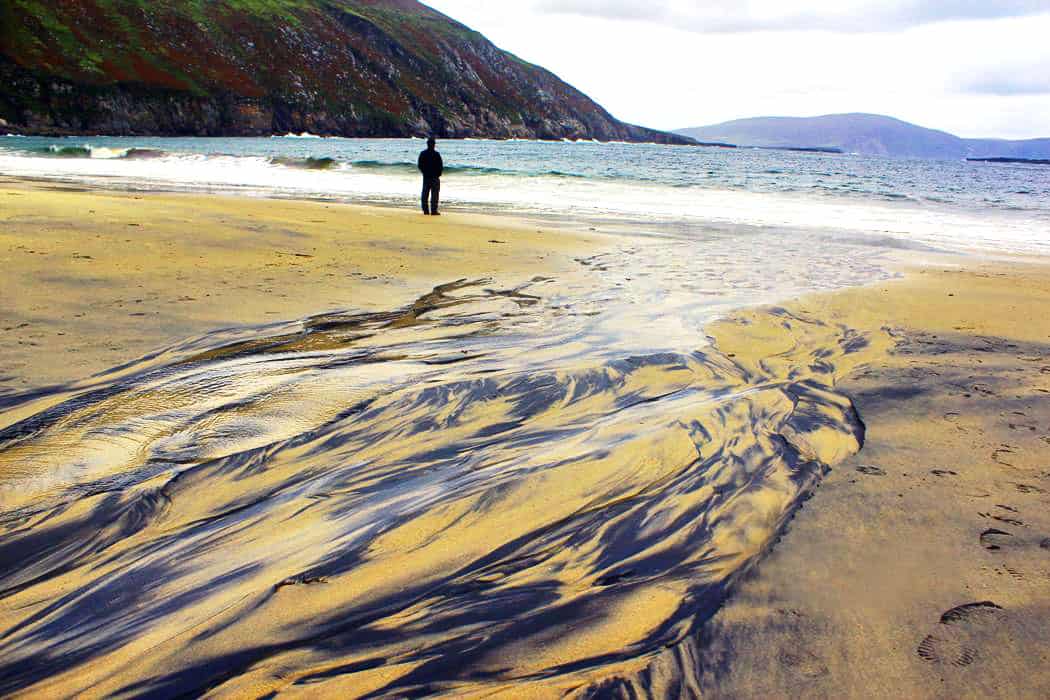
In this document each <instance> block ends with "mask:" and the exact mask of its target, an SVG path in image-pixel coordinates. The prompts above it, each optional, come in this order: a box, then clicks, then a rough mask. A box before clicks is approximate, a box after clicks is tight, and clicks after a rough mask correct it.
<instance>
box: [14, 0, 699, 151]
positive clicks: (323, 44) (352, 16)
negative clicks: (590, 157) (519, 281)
mask: <svg viewBox="0 0 1050 700" xmlns="http://www.w3.org/2000/svg"><path fill="white" fill-rule="evenodd" d="M6 132H15V133H20V134H41V135H72V134H100V133H102V134H112V135H140V136H141V135H171V136H177V135H184V136H261V135H270V134H284V133H288V132H294V133H301V132H309V133H312V134H319V135H338V136H380V137H398V136H401V137H404V136H423V135H431V134H432V135H435V136H438V137H445V138H448V137H483V138H536V139H588V140H589V139H597V140H602V141H614V140H619V141H645V142H657V143H670V144H692V143H693V140H692V139H690V138H688V137H685V136H681V135H676V134H669V133H665V132H661V131H656V130H653V129H646V128H643V127H639V126H634V125H632V124H625V123H623V122H621V121H619V120H617V119H615V118H614V117H612V115H610V114H609V113H608V112H607V111H606V110H605V109H603V108H602V107H601V106H600V105H598V104H596V103H595V102H594V101H593V100H591V99H590V98H588V97H587V96H586V95H584V94H583V93H581V92H580V91H578V90H576V89H575V88H573V87H572V86H570V85H568V84H566V83H565V82H563V81H562V80H560V79H559V78H558V77H557V76H555V75H554V74H552V73H551V72H549V71H547V70H545V69H543V68H541V67H539V66H535V65H532V64H530V63H527V62H525V61H523V60H521V59H519V58H518V57H516V56H514V55H513V54H510V53H508V52H506V51H502V50H500V49H499V48H497V47H496V46H494V45H493V44H492V43H491V42H490V41H488V40H487V39H486V38H485V37H484V36H482V35H481V34H479V33H478V32H476V31H474V30H472V29H470V28H469V27H466V26H464V25H462V24H460V23H459V22H456V21H454V20H452V19H450V18H449V17H446V16H445V15H443V14H441V13H440V12H437V11H436V10H433V9H431V8H429V7H427V6H426V5H423V4H421V3H419V2H416V0H339V1H338V2H332V1H328V0H273V1H268V2H241V1H234V0H216V1H214V2H203V3H202V2H199V0H170V1H168V2H158V3H144V2H122V3H113V2H103V1H102V0H68V1H67V2H61V3H54V2H39V1H36V0H33V1H29V0H26V1H25V2H4V3H2V5H0V135H2V134H3V133H6Z"/></svg>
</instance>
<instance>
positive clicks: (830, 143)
mask: <svg viewBox="0 0 1050 700" xmlns="http://www.w3.org/2000/svg"><path fill="white" fill-rule="evenodd" d="M676 133H679V134H682V135H683V136H690V137H692V138H695V139H702V140H704V141H728V142H730V143H735V144H737V145H738V146H760V147H774V148H795V149H801V148H817V149H839V150H842V151H845V152H847V153H861V154H864V155H880V156H893V157H899V158H950V159H954V158H992V157H1010V158H1048V157H1050V138H1048V139H1031V140H1028V141H1006V140H999V139H963V138H959V137H958V136H955V135H953V134H949V133H947V132H945V131H936V130H934V129H926V128H923V127H921V126H916V125H915V124H909V123H908V122H904V121H901V120H899V119H893V118H892V117H884V116H881V115H878V114H828V115H825V116H822V117H757V118H754V119H737V120H735V121H730V122H725V123H722V124H715V125H712V126H702V127H696V128H692V129H679V130H677V131H676Z"/></svg>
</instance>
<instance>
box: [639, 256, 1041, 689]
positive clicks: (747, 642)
mask: <svg viewBox="0 0 1050 700" xmlns="http://www.w3.org/2000/svg"><path fill="white" fill-rule="evenodd" d="M1048 299H1050V268H1048V267H1047V266H1045V265H1035V264H1013V265H1004V264H992V263H982V262H980V261H974V260H966V259H954V260H947V261H945V264H944V265H937V264H935V263H934V264H930V265H927V266H924V267H921V268H915V267H912V268H908V269H907V270H906V277H905V278H904V279H903V280H900V281H895V282H892V283H888V284H881V285H878V286H876V287H873V288H861V289H852V290H847V291H843V292H838V293H835V294H828V295H817V296H813V297H809V298H805V299H802V300H799V301H796V302H793V303H792V304H790V305H789V308H790V309H791V310H792V311H793V312H794V313H797V314H800V315H809V316H813V317H817V318H820V319H823V320H824V321H825V322H827V323H832V324H842V325H844V326H848V327H850V328H853V329H855V330H856V331H857V332H858V333H859V334H861V335H863V337H865V338H868V339H870V340H871V341H873V345H877V346H878V347H873V348H869V349H867V350H866V351H865V352H863V353H861V357H862V360H863V361H862V362H861V363H860V364H856V365H855V366H854V367H853V368H852V369H850V370H849V371H847V372H846V373H845V374H844V375H843V376H842V377H841V378H840V379H839V381H838V382H837V387H838V388H839V389H840V390H842V391H843V392H844V393H846V394H847V395H849V396H850V397H851V398H852V399H853V401H854V402H855V404H856V406H857V409H858V411H859V412H860V414H861V416H862V418H863V420H864V421H865V423H866V427H867V434H866V443H865V446H864V449H863V450H862V451H861V452H860V453H859V454H858V455H856V456H854V457H851V458H849V459H847V460H846V461H844V462H843V463H842V464H840V466H838V467H836V468H835V469H833V470H832V472H831V473H830V475H829V476H827V477H826V478H825V479H824V481H823V482H822V485H821V487H820V489H819V490H818V491H817V494H816V496H815V497H814V499H813V500H812V501H811V502H810V503H809V504H808V506H807V507H806V508H805V509H804V510H802V511H801V512H800V514H799V515H798V516H797V518H796V519H795V520H794V521H793V522H792V523H791V525H790V527H789V530H788V532H787V534H786V535H785V536H784V537H783V539H782V541H781V542H780V543H779V544H778V545H777V546H776V548H775V549H774V550H773V552H772V554H771V555H770V556H769V557H768V558H767V559H766V560H764V561H763V562H762V564H761V565H760V566H759V568H758V571H757V572H756V573H755V575H753V576H752V577H751V578H750V579H749V580H747V581H746V582H745V583H744V584H743V585H742V586H740V588H739V589H738V590H737V592H736V593H735V594H734V595H733V597H732V598H731V599H730V601H729V602H728V604H727V605H726V606H725V607H724V608H723V609H722V610H721V611H720V612H719V613H718V614H717V615H716V616H715V617H714V619H713V620H711V622H710V623H708V624H707V625H705V626H704V627H703V628H702V629H701V630H700V631H699V632H698V633H697V634H696V635H694V636H693V637H692V638H691V639H690V640H689V641H688V642H686V643H684V644H682V645H679V647H678V648H676V649H674V650H671V651H669V652H667V653H665V654H664V658H663V659H662V660H661V662H660V663H657V664H654V665H653V667H652V668H651V669H650V672H651V673H653V674H654V675H655V676H656V677H662V679H663V680H662V682H664V683H676V682H679V681H681V680H682V677H681V670H682V666H683V664H684V665H686V666H688V667H691V668H694V669H696V670H697V673H698V675H699V676H700V678H692V679H687V681H688V682H687V685H688V687H692V688H693V689H694V690H695V691H696V692H698V693H700V694H702V695H703V696H705V697H774V696H794V697H856V698H873V697H877V698H899V697H912V698H920V697H923V698H925V697H929V698H933V697H943V698H963V697H967V698H970V697H972V698H986V697H1010V698H1042V697H1047V695H1048V694H1050V670H1048V669H1050V666H1048V665H1047V661H1048V659H1050V624H1048V621H1050V604H1048V601H1050V313H1047V300H1048ZM745 316H747V315H745ZM759 316H760V317H761V314H760V315H759ZM768 320H769V319H768V318H767V321H768ZM759 327H760V328H761V327H762V326H761V324H760V325H759ZM741 330H742V329H741V326H739V325H737V324H733V323H729V324H722V325H721V326H720V327H718V328H715V329H713V332H714V335H715V336H716V337H717V338H718V342H719V345H720V347H722V348H723V349H726V350H727V351H731V352H732V351H735V352H737V353H739V354H740V355H742V356H744V357H747V358H750V359H751V361H768V360H766V359H765V358H766V357H768V355H769V354H770V351H771V350H772V347H771V345H770V343H769V340H768V336H767V335H766V333H765V332H759V333H754V334H751V333H748V332H746V330H745V331H744V332H743V333H742V332H741ZM687 675H688V674H687ZM635 678H636V679H637V677H635ZM650 681H651V679H650ZM634 682H635V683H636V684H640V685H646V683H641V682H639V681H637V680H635V681H634ZM683 687H685V686H683Z"/></svg>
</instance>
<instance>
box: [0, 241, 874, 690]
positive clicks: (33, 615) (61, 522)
mask: <svg viewBox="0 0 1050 700" xmlns="http://www.w3.org/2000/svg"><path fill="white" fill-rule="evenodd" d="M843 260H850V261H852V262H850V263H848V264H843V262H842V261H843ZM579 263H580V264H579V271H578V274H576V275H574V276H571V277H570V278H565V279H550V278H547V277H541V276H537V277H534V278H532V279H531V280H527V281H524V282H522V283H521V284H519V285H517V286H514V287H512V288H503V287H498V286H495V285H494V283H493V282H492V281H490V280H472V279H465V280H459V281H453V282H450V283H448V284H446V285H442V286H440V287H438V288H436V289H434V290H433V291H432V292H430V293H427V294H425V295H423V296H421V297H420V298H419V299H418V300H417V301H416V302H415V303H413V304H411V305H409V306H407V307H405V308H400V309H392V310H390V311H389V312H384V313H370V314H359V313H350V312H348V313H342V314H341V313H335V314H326V315H323V316H317V317H311V318H307V319H304V320H301V321H295V322H289V323H281V324H271V325H267V326H263V327H253V328H241V329H229V330H226V331H218V332H215V333H212V334H208V335H206V336H203V337H200V338H196V339H192V340H189V341H186V342H185V343H181V344H179V345H176V346H173V347H170V348H166V349H164V350H162V351H159V352H157V353H155V354H152V355H150V356H148V357H146V358H143V359H141V360H139V361H136V362H133V363H131V364H128V365H125V366H121V367H117V368H114V369H113V370H110V371H109V372H105V373H103V374H101V375H98V376H95V377H91V378H88V379H85V380H84V381H81V382H77V383H74V384H70V385H68V386H63V387H52V388H49V389H47V390H43V391H37V392H34V393H27V394H24V395H17V396H8V397H5V405H4V406H3V407H0V478H2V481H0V527H2V528H3V533H4V534H3V538H2V540H0V561H2V562H3V566H2V568H0V693H2V694H4V695H13V694H15V695H17V694H20V693H49V694H52V695H70V694H74V693H86V694H88V695H98V696H101V695H118V696H120V695H142V694H152V695H159V696H172V695H179V694H184V693H199V692H203V691H206V690H211V691H212V692H214V693H216V694H219V695H221V694H224V693H225V694H230V695H233V696H245V695H249V694H256V695H262V694H264V693H266V692H270V691H287V692H293V691H303V692H308V693H315V694H324V693H328V694H332V693H351V694H354V695H369V694H373V695H421V694H437V693H441V692H450V693H456V694H463V693H467V692H472V691H476V692H494V691H499V690H508V689H509V690H511V691H512V692H513V693H514V694H517V695H520V694H522V693H524V692H527V691H530V690H531V691H535V692H537V693H539V694H543V693H544V692H546V691H547V690H552V691H553V690H554V689H555V688H557V689H558V690H559V692H561V691H564V690H571V689H573V688H580V687H584V686H585V685H586V684H588V683H592V682H595V681H597V680H599V679H601V678H603V677H607V676H609V675H610V674H614V673H623V672H626V671H625V669H630V668H638V667H640V666H641V665H644V663H645V661H646V659H649V658H651V657H653V656H654V655H656V654H658V653H659V652H660V651H661V650H663V649H664V648H666V647H667V646H669V645H674V644H675V643H676V642H678V641H680V640H681V639H683V638H685V636H686V635H688V634H689V633H690V632H691V631H692V630H695V629H696V627H697V625H699V624H700V623H702V621H703V620H704V619H706V618H707V617H709V616H710V614H711V613H712V612H713V611H714V610H715V609H717V607H718V605H719V604H720V602H721V601H722V598H723V596H724V593H725V590H726V587H727V586H728V585H729V584H731V583H732V582H733V580H734V579H735V577H738V576H739V575H741V574H742V573H743V572H745V571H746V570H747V568H748V567H749V565H751V564H753V563H754V562H755V561H756V559H757V558H758V557H760V555H761V554H762V553H763V552H764V551H766V550H767V549H768V547H769V546H770V545H771V542H772V541H773V540H774V538H775V537H776V536H777V534H778V532H779V531H780V529H781V527H782V525H783V523H784V522H785V520H786V519H787V518H788V517H789V516H790V515H791V513H792V512H793V511H794V509H795V508H796V507H797V505H798V504H799V502H800V500H801V499H803V498H804V497H805V496H806V494H807V493H808V492H809V490H810V489H811V487H812V485H813V484H814V482H815V481H816V480H817V479H819V478H820V476H821V474H822V472H823V470H824V469H825V467H826V466H827V465H829V464H833V463H835V462H836V461H838V460H840V459H842V458H844V457H846V456H848V455H849V454H852V453H854V452H856V451H857V450H858V449H859V448H860V446H861V444H862V441H863V426H862V423H861V422H860V420H859V418H858V416H857V415H856V413H855V412H854V410H853V407H852V404H851V403H850V401H849V400H848V399H847V398H845V397H844V396H842V395H841V394H839V393H836V391H835V389H834V378H835V376H836V375H837V374H838V373H839V371H840V369H841V367H843V366H845V365H846V364H848V363H849V362H851V360H850V358H851V356H853V355H855V354H856V353H857V352H859V351H860V350H862V349H863V348H864V347H865V344H866V341H865V339H864V338H863V337H859V336H857V335H856V334H855V333H853V332H852V331H850V329H848V328H845V327H838V326H831V325H826V324H824V323H821V322H819V321H817V320H815V319H806V318H801V317H798V316H793V315H791V314H788V313H787V312H785V311H783V310H780V309H777V308H773V309H771V310H770V311H769V312H768V314H767V316H766V317H767V318H768V319H769V324H770V340H769V345H768V347H767V348H765V349H764V350H763V352H762V353H761V357H762V359H761V361H760V362H744V361H742V360H740V359H738V358H735V357H733V356H729V355H726V354H723V353H722V352H720V351H719V350H718V348H717V347H714V346H712V345H711V344H710V343H709V342H708V340H707V338H706V336H705V334H704V326H705V324H707V323H708V322H709V321H711V320H712V319H713V318H715V317H718V316H720V315H723V314H725V313H726V312H727V311H728V310H730V309H732V308H735V307H738V306H740V305H741V304H742V303H759V302H763V301H768V300H771V299H772V298H775V297H782V296H783V295H785V294H791V293H801V292H804V291H811V290H813V289H818V288H830V287H837V286H842V285H845V284H851V283H857V282H861V281H865V280H868V279H873V278H875V277H877V276H879V275H880V274H881V272H880V270H879V268H878V266H877V264H876V261H874V260H873V259H872V257H871V256H860V255H858V254H857V253H856V249H847V247H846V246H840V247H836V246H834V245H832V244H825V245H820V246H815V245H813V244H812V241H805V240H801V239H799V238H798V237H790V238H789V237H785V238H784V240H783V241H782V242H781V243H780V244H779V245H770V244H769V241H768V240H767V239H764V240H763V244H762V245H761V246H758V245H755V246H754V247H753V248H751V249H746V248H743V249H742V248H741V238H740V237H739V236H726V237H723V238H719V237H713V238H711V239H709V240H707V241H705V242H704V244H703V247H701V246H700V245H699V244H698V242H697V241H696V240H686V239H674V238H673V237H672V238H667V239H660V240H655V241H653V240H641V241H639V242H638V243H637V244H636V245H631V246H624V247H623V248H622V249H621V250H619V251H617V252H616V253H615V254H606V255H601V256H597V257H593V258H588V259H581V260H580V261H579Z"/></svg>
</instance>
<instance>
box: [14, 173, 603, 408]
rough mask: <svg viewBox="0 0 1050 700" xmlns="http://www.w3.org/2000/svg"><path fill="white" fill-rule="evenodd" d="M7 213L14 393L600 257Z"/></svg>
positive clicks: (389, 229)
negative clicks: (255, 332) (238, 332)
mask: <svg viewBox="0 0 1050 700" xmlns="http://www.w3.org/2000/svg"><path fill="white" fill-rule="evenodd" d="M0 202H2V203H3V206H2V207H0V224H2V229H0V255H2V258H0V264H3V265H4V267H5V274H4V276H3V279H2V280H0V297H2V298H3V299H4V300H5V302H4V304H3V306H2V307H0V327H2V328H3V330H4V333H3V336H2V339H0V353H2V354H3V357H4V362H3V368H2V371H0V375H3V376H0V392H8V393H10V392H14V391H24V390H26V389H31V388H39V387H41V386H47V385H50V384H59V383H64V382H68V381H72V380H75V379H83V378H85V377H87V376H89V375H91V374H94V373H96V372H99V371H102V370H104V369H108V368H110V367H113V366H116V365H118V364H122V363H124V362H127V361H129V360H132V359H135V358H137V357H139V356H141V355H144V354H146V353H147V352H150V351H154V350H156V349H158V348H161V347H164V346H165V345H168V344H169V343H173V342H175V341H179V340H183V339H186V338H190V337H193V336H196V335H199V334H201V333H205V332H208V331H212V330H215V329H218V328H226V327H233V326H252V325H257V324H264V323H270V322H273V321H281V320H287V319H296V318H302V317H305V316H308V315H311V314H318V313H323V312H325V311H334V310H351V309H352V310H358V311H374V310H378V309H391V308H397V307H399V306H402V305H404V304H406V303H409V302H410V301H412V300H414V299H415V298H416V297H418V296H419V295H420V294H422V293H424V292H426V291H429V290H430V289H431V288H432V287H434V286H435V285H438V284H444V283H446V282H449V281H452V280H456V279H459V278H460V277H470V278H471V279H480V278H493V279H494V280H498V281H508V280H512V279H513V280H514V281H520V280H527V279H528V278H529V277H531V276H532V275H533V274H537V272H536V270H540V269H543V270H548V271H553V272H558V271H561V270H563V269H565V268H566V267H568V266H570V265H572V264H573V263H572V257H573V256H574V255H584V254H590V253H593V252H595V250H596V244H595V242H594V240H593V238H589V237H588V236H587V235H585V233H586V232H584V233H576V234H569V233H567V232H564V231H563V232H561V233H559V234H558V235H552V234H551V232H550V231H548V233H543V229H544V226H542V225H539V226H531V225H528V224H527V223H526V222H522V221H517V220H512V219H504V218H500V219H493V218H492V217H485V216H483V215H478V214H451V215H446V216H444V217H443V218H440V219H424V218H423V217H421V216H419V215H418V214H417V213H415V212H411V211H409V212H406V211H401V210H395V209H390V208H370V207H363V206H355V207H347V206H344V205H339V204H332V203H321V202H308V201H276V200H267V199H253V198H243V197H229V196H227V197H221V196H194V195H185V194H170V195H158V194H155V193H154V194H149V195H142V194H131V193H122V192H118V191H97V190H96V191H92V189H91V188H89V187H82V186H79V185H64V184H55V183H43V182H41V183H31V182H27V181H24V180H23V181H18V180H0ZM547 228H548V229H549V227H547ZM508 232H513V234H514V235H513V236H511V235H505V234H508ZM42 348H43V349H45V350H46V351H42V350H41V349H42Z"/></svg>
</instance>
